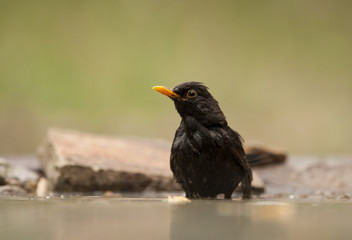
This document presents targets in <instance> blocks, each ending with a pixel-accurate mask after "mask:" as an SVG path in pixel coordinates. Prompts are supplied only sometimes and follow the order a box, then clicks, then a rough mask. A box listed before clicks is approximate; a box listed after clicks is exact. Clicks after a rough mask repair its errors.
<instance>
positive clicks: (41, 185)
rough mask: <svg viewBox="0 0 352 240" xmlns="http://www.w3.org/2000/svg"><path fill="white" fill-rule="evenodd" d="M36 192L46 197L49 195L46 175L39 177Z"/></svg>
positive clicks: (37, 194) (38, 195)
mask: <svg viewBox="0 0 352 240" xmlns="http://www.w3.org/2000/svg"><path fill="white" fill-rule="evenodd" d="M35 194H36V196H37V197H45V196H47V195H48V180H47V179H46V178H45V177H41V178H40V179H39V181H38V184H37V189H36V191H35Z"/></svg>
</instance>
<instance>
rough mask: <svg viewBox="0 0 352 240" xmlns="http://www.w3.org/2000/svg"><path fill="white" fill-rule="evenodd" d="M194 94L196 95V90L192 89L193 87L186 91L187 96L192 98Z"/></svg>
mask: <svg viewBox="0 0 352 240" xmlns="http://www.w3.org/2000/svg"><path fill="white" fill-rule="evenodd" d="M195 96H197V92H196V91H194V90H193V89H191V90H189V91H188V92H187V97H189V98H194V97H195Z"/></svg>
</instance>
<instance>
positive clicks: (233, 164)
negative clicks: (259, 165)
mask: <svg viewBox="0 0 352 240" xmlns="http://www.w3.org/2000/svg"><path fill="white" fill-rule="evenodd" d="M153 89H154V90H156V91H158V92H160V93H162V94H164V95H166V96H168V97H169V98H171V99H172V100H173V102H174V104H175V107H176V110H177V112H178V113H179V115H180V116H181V119H182V120H181V123H180V126H179V127H178V129H177V131H176V134H175V138H174V140H173V143H172V147H171V157H170V167H171V170H172V172H173V175H174V178H175V179H176V181H177V182H178V183H179V184H180V185H181V187H182V189H183V190H184V191H185V193H186V197H187V198H216V197H217V195H218V194H224V197H225V199H231V196H232V193H233V192H234V190H235V189H236V187H237V186H238V184H239V183H240V182H241V183H242V192H243V197H244V198H249V197H250V196H251V181H252V172H251V169H250V167H249V164H248V162H247V160H246V157H245V152H244V150H243V147H242V142H243V140H242V137H241V136H240V135H239V134H238V133H237V132H236V131H234V130H232V129H231V128H230V127H229V126H228V124H227V121H226V118H225V116H224V114H223V112H222V111H221V109H220V107H219V104H218V102H217V101H216V100H215V99H214V98H213V96H212V95H211V94H210V93H209V91H208V88H207V87H206V86H205V85H203V83H200V82H185V83H182V84H180V85H177V86H176V87H174V88H173V89H172V90H171V89H168V88H166V87H162V86H155V87H153Z"/></svg>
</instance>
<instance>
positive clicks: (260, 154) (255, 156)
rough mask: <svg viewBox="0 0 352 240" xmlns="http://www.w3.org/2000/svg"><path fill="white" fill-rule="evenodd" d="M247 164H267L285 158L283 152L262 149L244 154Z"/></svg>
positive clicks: (281, 160) (280, 161)
mask: <svg viewBox="0 0 352 240" xmlns="http://www.w3.org/2000/svg"><path fill="white" fill-rule="evenodd" d="M246 159H247V162H248V164H249V165H250V166H251V167H253V166H261V165H269V164H276V163H282V162H284V161H285V160H286V155H285V154H277V153H270V152H264V151H255V152H251V153H247V154H246Z"/></svg>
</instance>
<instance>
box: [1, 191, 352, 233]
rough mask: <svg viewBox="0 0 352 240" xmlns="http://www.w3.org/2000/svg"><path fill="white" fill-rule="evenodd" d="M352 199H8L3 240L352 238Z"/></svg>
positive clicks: (3, 212)
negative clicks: (177, 200) (179, 200)
mask: <svg viewBox="0 0 352 240" xmlns="http://www.w3.org/2000/svg"><path fill="white" fill-rule="evenodd" d="M351 223H352V201H350V200H334V201H328V200H324V201H314V202H312V201H304V200H300V201H297V200H284V201H282V200H248V201H244V200H240V199H235V200H232V201H225V200H197V201H192V202H170V201H168V199H167V198H150V199H148V198H102V197H60V196H59V197H54V198H46V199H30V198H15V199H13V198H12V199H0V239H1V240H7V239H9V240H10V239H11V240H17V239H21V240H22V239H25V240H31V239H33V240H41V239H45V240H49V239H55V240H56V239H57V240H71V239H72V240H77V239H85V240H93V239H94V240H95V239H99V240H100V239H153V240H157V239H261V240H262V239H319V240H322V239H339V240H340V239H351V236H352V225H351Z"/></svg>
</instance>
